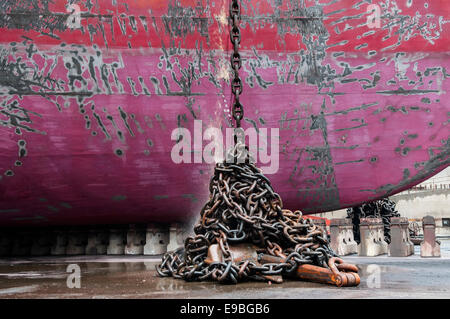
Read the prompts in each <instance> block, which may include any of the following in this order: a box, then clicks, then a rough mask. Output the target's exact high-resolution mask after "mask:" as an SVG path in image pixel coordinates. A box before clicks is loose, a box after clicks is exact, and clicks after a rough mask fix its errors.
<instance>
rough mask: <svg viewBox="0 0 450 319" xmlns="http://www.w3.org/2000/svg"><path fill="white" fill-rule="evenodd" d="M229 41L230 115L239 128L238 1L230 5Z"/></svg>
mask: <svg viewBox="0 0 450 319" xmlns="http://www.w3.org/2000/svg"><path fill="white" fill-rule="evenodd" d="M230 20H231V26H230V41H231V44H232V45H233V53H231V58H230V63H231V69H232V70H233V73H234V77H233V79H232V80H231V92H232V93H233V95H234V103H233V108H232V115H233V118H234V120H235V122H236V128H239V127H241V120H242V118H243V117H244V107H243V106H242V104H241V102H240V101H239V97H240V95H241V93H242V80H241V78H240V77H239V69H240V68H241V67H242V59H241V55H240V53H239V45H240V44H241V30H240V29H239V23H240V21H241V4H240V3H239V0H232V1H231V4H230Z"/></svg>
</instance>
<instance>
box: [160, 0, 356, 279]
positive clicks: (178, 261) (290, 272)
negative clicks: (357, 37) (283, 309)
mask: <svg viewBox="0 0 450 319" xmlns="http://www.w3.org/2000/svg"><path fill="white" fill-rule="evenodd" d="M240 12H241V6H240V3H239V1H238V0H232V2H231V5H230V19H231V24H230V40H231V43H232V44H233V53H232V54H231V58H230V62H231V67H232V69H233V73H234V77H233V79H232V80H231V90H232V93H233V95H234V104H233V108H232V115H233V118H234V120H235V124H236V129H237V128H240V126H241V120H242V118H243V115H244V109H243V106H242V104H241V103H240V101H239V97H240V95H241V93H242V81H241V79H240V77H239V69H240V68H241V67H242V59H241V55H240V53H239V45H240V42H241V33H240V29H239V22H240V19H241V18H240ZM236 129H235V146H234V147H233V148H232V149H231V150H229V151H228V152H227V156H226V157H225V158H226V160H225V161H224V162H223V163H217V164H216V166H215V169H214V175H213V176H212V178H211V181H210V184H209V192H210V195H209V201H208V202H207V203H206V204H205V206H204V207H203V208H202V210H201V212H200V219H199V221H198V223H197V224H196V225H195V227H194V236H190V237H188V238H187V239H186V241H185V243H184V247H183V248H180V249H178V250H176V251H173V252H167V253H166V254H164V256H163V258H162V262H161V264H159V265H157V266H156V271H157V273H158V275H159V276H161V277H169V276H172V277H174V278H179V279H184V280H186V281H203V280H212V281H218V282H220V283H234V284H236V283H238V282H241V281H245V280H258V281H271V282H272V281H273V282H281V281H282V279H281V276H282V275H286V276H294V277H295V276H296V277H297V278H299V279H304V280H311V281H317V282H322V283H329V284H334V285H336V286H339V287H340V286H355V285H358V284H359V282H360V279H359V276H358V275H357V267H356V266H354V265H349V264H344V263H343V261H342V260H341V259H339V258H337V255H336V254H335V253H334V252H333V250H332V249H331V248H330V247H329V244H328V241H327V239H326V238H324V237H322V236H323V234H324V231H323V229H322V228H321V227H320V226H317V225H314V224H313V223H312V221H311V219H306V218H303V216H302V213H301V212H300V211H298V210H297V211H294V212H292V211H290V210H288V209H283V202H282V200H281V197H280V196H279V195H278V194H277V193H275V192H274V190H273V188H272V185H271V183H270V181H269V179H268V178H267V177H265V176H264V175H263V174H262V173H261V170H260V169H259V168H257V167H256V166H255V165H254V164H253V161H252V160H251V155H250V154H249V153H248V148H247V147H246V145H245V139H243V138H242V136H240V137H241V138H238V135H239V134H242V130H236ZM253 252H254V253H255V254H253ZM246 253H247V255H246Z"/></svg>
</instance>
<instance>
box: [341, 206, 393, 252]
mask: <svg viewBox="0 0 450 319" xmlns="http://www.w3.org/2000/svg"><path fill="white" fill-rule="evenodd" d="M391 217H400V214H399V213H398V212H397V210H396V209H395V202H393V201H391V200H390V199H389V198H383V199H380V200H377V201H374V202H371V203H365V204H362V205H361V206H356V207H353V208H348V209H347V218H351V219H352V222H353V235H354V237H355V241H356V242H357V243H358V244H359V243H360V241H361V239H360V234H359V219H360V218H381V219H382V220H383V225H384V241H385V242H386V243H388V244H389V243H390V242H391Z"/></svg>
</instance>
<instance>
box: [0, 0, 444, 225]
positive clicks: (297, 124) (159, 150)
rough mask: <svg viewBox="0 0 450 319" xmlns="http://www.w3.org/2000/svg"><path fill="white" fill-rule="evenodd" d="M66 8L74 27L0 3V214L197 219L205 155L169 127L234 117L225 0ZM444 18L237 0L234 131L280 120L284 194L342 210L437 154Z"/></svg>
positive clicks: (434, 167)
mask: <svg viewBox="0 0 450 319" xmlns="http://www.w3.org/2000/svg"><path fill="white" fill-rule="evenodd" d="M71 3H76V4H77V5H79V7H80V9H81V27H80V28H75V29H71V28H69V27H68V25H67V19H68V18H69V13H67V12H66V8H65V5H66V4H67V3H66V2H65V1H58V2H57V3H51V2H49V1H46V0H27V1H21V2H16V1H4V2H2V4H1V5H0V29H1V31H2V33H1V35H0V176H1V177H0V225H26V224H29V225H30V224H31V225H34V224H36V225H47V224H87V223H116V222H117V223H119V222H130V223H131V222H149V221H176V220H183V219H188V218H190V217H192V216H197V214H198V211H199V209H200V208H201V206H202V204H203V203H204V202H205V201H206V199H207V196H208V190H207V187H208V183H209V178H210V175H211V173H212V170H213V167H212V166H211V165H208V164H179V165H176V164H174V163H172V161H171V159H170V151H171V149H172V147H173V145H174V141H171V139H170V133H171V132H172V130H173V129H175V128H177V127H186V128H189V129H191V130H192V129H193V125H194V124H193V123H194V122H193V121H194V119H201V120H202V121H203V124H204V126H205V127H208V126H216V127H221V128H223V129H225V128H226V127H229V126H230V105H231V94H230V93H231V92H230V91H231V90H230V86H229V69H228V63H229V62H228V60H229V54H230V44H229V38H228V26H227V12H228V2H226V1H212V0H211V1H206V0H203V1H192V0H190V1H187V0H186V1H178V2H176V1H167V2H166V1H129V2H125V3H121V4H117V5H115V4H114V1H106V0H105V1H103V0H98V1H93V0H87V1H71ZM369 3H372V4H377V5H379V6H380V8H381V26H380V28H374V29H370V28H368V26H367V25H366V22H367V17H368V16H369V14H370V13H368V12H367V6H368V4H369ZM449 21H450V3H448V2H446V1H437V0H434V1H430V3H427V2H426V1H423V0H414V1H413V5H412V6H410V5H407V2H406V1H400V0H397V1H392V0H391V1H360V2H357V3H356V2H355V1H348V0H341V1H339V0H333V1H330V0H320V1H308V0H305V1H281V0H280V1H250V0H247V1H243V12H242V25H241V26H242V28H243V31H242V39H243V40H242V41H243V42H242V45H243V47H242V55H243V70H242V76H243V79H244V94H243V95H242V98H241V101H242V102H243V104H244V107H245V121H244V124H243V125H244V127H256V128H257V129H261V128H272V127H278V128H279V129H280V169H279V171H278V173H277V174H275V175H269V178H270V179H271V181H272V183H273V185H274V188H275V189H276V190H277V192H279V193H280V195H281V196H282V198H283V200H284V205H285V206H287V207H288V208H292V209H294V208H295V209H301V210H302V211H304V212H305V213H315V212H320V211H327V210H333V209H339V208H342V207H348V206H352V205H355V204H358V203H361V202H364V201H367V200H371V199H376V198H379V197H384V196H387V195H391V194H394V193H397V192H399V191H402V190H404V189H406V188H409V187H411V186H413V185H415V184H417V183H419V182H421V181H422V180H424V179H426V178H428V177H430V176H432V175H434V174H436V173H437V172H439V171H440V170H441V169H443V168H445V167H447V166H448V165H449V163H450V135H449V126H448V125H449V123H450V107H449V104H448V100H447V99H448V97H447V94H448V93H447V91H448V90H449V88H450V85H449V83H450V82H449V79H448V78H449V76H450V59H449V51H448V47H449V38H450V25H449V24H448V22H449ZM268 152H269V153H270V150H269V151H268Z"/></svg>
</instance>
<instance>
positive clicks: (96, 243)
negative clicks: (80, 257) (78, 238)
mask: <svg viewBox="0 0 450 319" xmlns="http://www.w3.org/2000/svg"><path fill="white" fill-rule="evenodd" d="M108 241H109V235H108V231H107V230H103V229H91V230H90V231H89V233H88V238H87V244H86V255H106V250H107V247H108Z"/></svg>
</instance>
